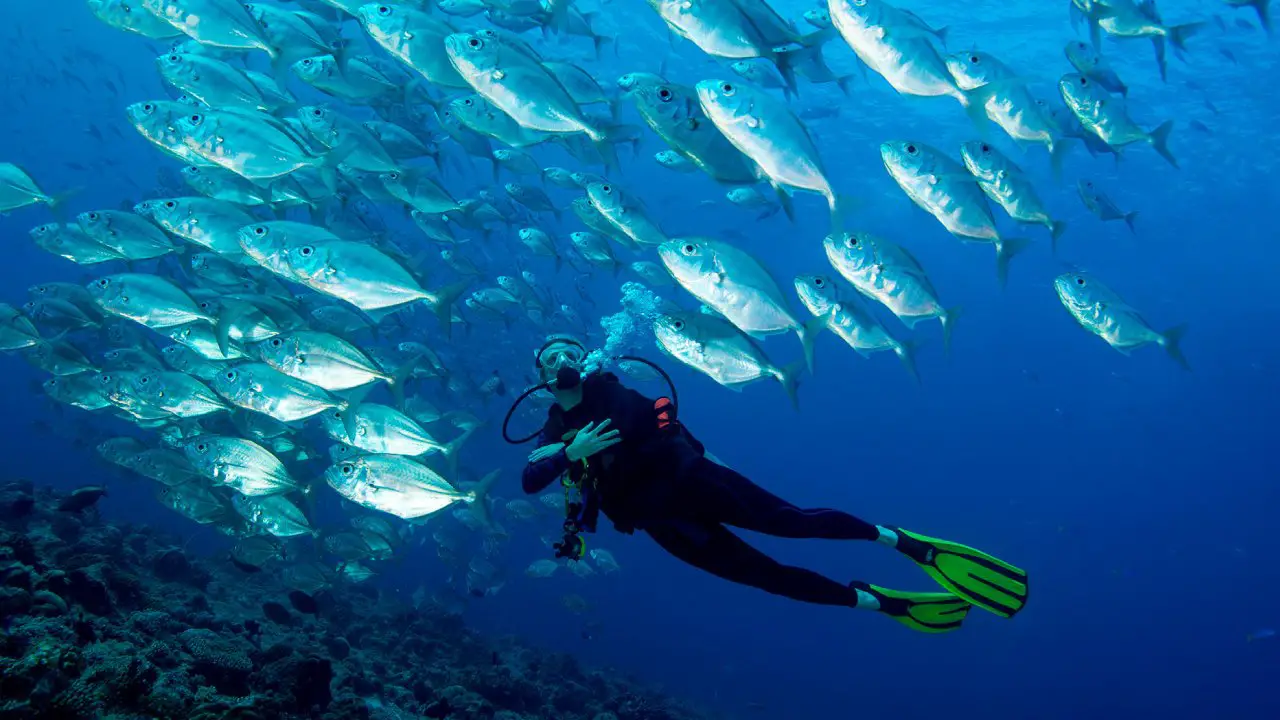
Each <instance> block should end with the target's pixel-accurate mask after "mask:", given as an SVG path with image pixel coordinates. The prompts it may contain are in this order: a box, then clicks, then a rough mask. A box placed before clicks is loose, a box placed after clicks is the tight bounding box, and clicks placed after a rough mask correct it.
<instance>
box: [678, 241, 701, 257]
mask: <svg viewBox="0 0 1280 720" xmlns="http://www.w3.org/2000/svg"><path fill="white" fill-rule="evenodd" d="M694 250H697V248H695V247H694V246H693V243H685V245H684V247H682V248H680V252H683V253H684V254H685V255H692V254H693V252H694Z"/></svg>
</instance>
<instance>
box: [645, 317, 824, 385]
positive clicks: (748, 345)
mask: <svg viewBox="0 0 1280 720" xmlns="http://www.w3.org/2000/svg"><path fill="white" fill-rule="evenodd" d="M653 334H654V337H655V338H656V339H657V341H658V347H660V348H662V349H663V350H664V351H665V352H666V353H667V354H669V355H671V357H674V358H675V359H677V360H679V361H680V362H682V363H684V364H686V365H688V366H689V367H691V368H693V369H694V370H697V371H698V372H700V373H702V374H704V375H706V376H707V377H709V378H711V379H712V380H715V381H716V382H718V383H720V384H721V385H723V386H724V387H727V388H729V389H730V390H741V389H742V387H743V386H745V385H747V384H749V383H752V382H755V381H757V380H761V379H763V378H773V379H774V380H777V381H778V382H779V383H780V384H781V385H782V387H783V388H784V389H785V390H786V391H787V396H788V397H790V398H791V402H792V403H793V404H796V403H797V402H798V401H797V399H796V388H797V386H798V384H799V375H800V372H801V371H802V369H803V365H801V366H798V367H790V368H785V369H783V368H778V367H777V366H775V365H774V364H773V363H772V362H771V361H770V360H769V358H768V357H767V356H765V354H764V351H763V350H761V349H760V347H759V346H758V345H756V344H755V343H754V342H753V341H752V340H751V338H749V337H747V336H746V335H745V334H743V332H742V331H741V330H739V329H738V328H737V327H735V326H734V325H733V323H731V322H729V321H728V320H725V319H724V318H722V317H719V316H712V315H705V314H703V313H696V312H695V313H680V314H677V315H659V316H658V317H657V318H655V319H654V321H653Z"/></svg>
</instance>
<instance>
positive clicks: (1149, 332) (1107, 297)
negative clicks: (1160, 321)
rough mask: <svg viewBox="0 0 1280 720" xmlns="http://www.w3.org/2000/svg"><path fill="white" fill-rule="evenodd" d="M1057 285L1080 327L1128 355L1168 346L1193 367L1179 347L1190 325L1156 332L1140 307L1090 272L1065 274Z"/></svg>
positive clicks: (1171, 354) (1187, 367)
mask: <svg viewBox="0 0 1280 720" xmlns="http://www.w3.org/2000/svg"><path fill="white" fill-rule="evenodd" d="M1053 287H1054V290H1056V291H1057V293H1058V299H1059V300H1061V301H1062V306H1063V307H1065V308H1066V309H1067V312H1069V313H1071V317H1073V318H1075V321H1076V322H1078V323H1080V327H1082V328H1084V329H1085V330H1088V331H1089V332H1091V333H1093V334H1094V335H1097V336H1098V337H1100V338H1102V339H1103V340H1105V341H1107V344H1108V345H1110V346H1111V347H1113V348H1115V349H1116V350H1119V351H1120V352H1121V353H1123V354H1125V355H1128V354H1129V352H1130V351H1132V350H1133V349H1134V348H1136V347H1141V346H1143V345H1147V344H1151V343H1154V344H1156V345H1159V346H1160V347H1162V348H1164V351H1165V352H1166V353H1168V354H1169V357H1171V358H1173V359H1174V361H1176V362H1177V363H1178V364H1179V365H1181V366H1182V368H1183V369H1184V370H1190V369H1191V366H1190V365H1189V364H1187V359H1186V358H1185V357H1184V356H1183V355H1182V350H1181V348H1180V347H1179V343H1180V342H1181V340H1182V336H1183V335H1184V334H1185V333H1186V326H1178V327H1175V328H1173V329H1171V330H1167V331H1165V332H1163V333H1161V332H1156V331H1155V330H1153V329H1151V326H1150V325H1149V324H1147V321H1146V320H1144V319H1143V318H1142V316H1141V315H1139V314H1138V311H1137V310H1135V309H1133V308H1132V307H1130V306H1129V305H1128V304H1127V303H1125V301H1124V300H1122V299H1121V298H1120V296H1119V295H1117V294H1116V293H1115V292H1114V291H1112V290H1111V288H1108V287H1107V286H1106V285H1103V284H1102V283H1101V282H1100V281H1098V280H1097V279H1096V278H1094V277H1093V276H1092V275H1089V274H1087V273H1082V272H1069V273H1063V274H1062V275H1059V276H1058V277H1057V278H1056V279H1055V280H1054V281H1053Z"/></svg>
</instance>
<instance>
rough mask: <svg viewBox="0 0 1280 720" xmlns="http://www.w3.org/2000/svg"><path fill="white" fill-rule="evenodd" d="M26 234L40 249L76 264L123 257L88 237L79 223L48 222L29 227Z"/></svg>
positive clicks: (90, 263)
mask: <svg viewBox="0 0 1280 720" xmlns="http://www.w3.org/2000/svg"><path fill="white" fill-rule="evenodd" d="M28 234H29V235H30V236H31V239H32V241H34V242H35V244H36V245H37V246H39V247H40V248H41V249H43V250H46V251H48V252H50V253H53V254H54V255H57V256H59V257H64V258H66V259H68V260H70V261H71V262H73V263H76V264H77V265H96V264H98V263H101V262H107V261H108V260H123V259H125V257H124V256H123V255H121V254H120V253H119V252H117V251H116V250H114V249H112V248H109V247H107V246H106V245H103V244H102V243H99V242H97V241H95V240H94V239H92V238H90V237H89V236H88V234H86V233H85V231H84V230H81V229H80V226H79V225H62V224H59V223H48V224H45V225H37V226H36V227H33V228H31V230H30V232H29V233H28Z"/></svg>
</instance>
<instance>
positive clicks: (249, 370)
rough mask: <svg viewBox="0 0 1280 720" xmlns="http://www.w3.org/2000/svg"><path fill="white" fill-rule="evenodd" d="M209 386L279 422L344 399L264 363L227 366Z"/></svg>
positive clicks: (336, 405)
mask: <svg viewBox="0 0 1280 720" xmlns="http://www.w3.org/2000/svg"><path fill="white" fill-rule="evenodd" d="M212 384H213V389H214V390H215V391H216V392H217V393H218V394H219V395H221V396H222V397H224V398H226V400H227V401H228V402H230V403H232V404H233V405H236V406H237V407H241V408H244V409H245V410H252V411H253V412H257V413H262V414H263V415H267V416H270V417H271V418H273V419H275V420H279V421H280V422H283V423H288V422H295V421H297V420H305V419H307V418H309V417H312V416H315V415H319V414H320V413H322V412H324V411H325V410H329V409H332V408H345V407H347V401H346V400H342V399H340V398H337V397H335V396H333V395H330V394H329V393H328V392H327V391H325V390H324V389H322V388H318V387H316V386H315V385H312V384H310V383H306V382H303V381H301V380H297V379H295V378H291V377H289V376H288V375H285V374H284V373H282V372H280V371H278V370H276V369H275V368H272V367H271V366H270V365H267V364H265V363H242V364H240V365H236V366H235V367H229V368H227V369H225V370H223V371H222V372H221V373H219V374H218V375H217V376H216V377H214V379H213V383H212Z"/></svg>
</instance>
